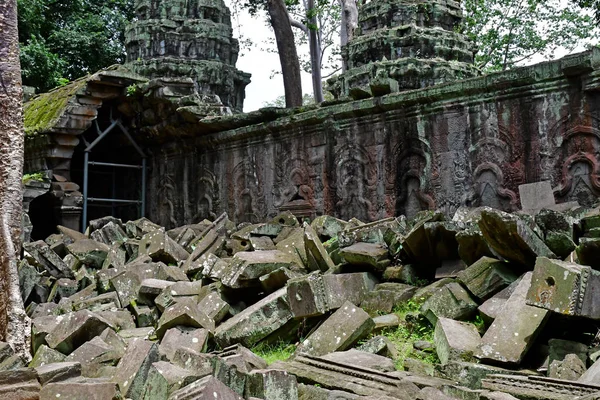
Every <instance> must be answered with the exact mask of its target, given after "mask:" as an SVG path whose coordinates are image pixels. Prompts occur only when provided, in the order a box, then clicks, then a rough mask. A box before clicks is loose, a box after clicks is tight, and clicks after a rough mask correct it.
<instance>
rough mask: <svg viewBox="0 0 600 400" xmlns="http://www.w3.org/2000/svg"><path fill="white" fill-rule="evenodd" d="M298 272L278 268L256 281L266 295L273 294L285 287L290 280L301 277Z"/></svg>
mask: <svg viewBox="0 0 600 400" xmlns="http://www.w3.org/2000/svg"><path fill="white" fill-rule="evenodd" d="M302 275H303V274H301V273H300V272H297V271H290V270H289V269H287V268H278V269H276V270H275V271H273V272H270V273H268V274H266V275H263V276H261V277H260V278H259V279H258V280H259V282H260V286H261V287H262V288H263V290H264V291H265V292H267V293H273V292H274V291H276V290H279V289H281V288H282V287H285V285H286V284H287V282H288V281H289V280H290V279H293V278H298V277H300V276H302Z"/></svg>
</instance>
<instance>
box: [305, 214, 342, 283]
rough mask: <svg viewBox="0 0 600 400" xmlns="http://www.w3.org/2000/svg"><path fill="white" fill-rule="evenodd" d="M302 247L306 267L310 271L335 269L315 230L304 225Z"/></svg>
mask: <svg viewBox="0 0 600 400" xmlns="http://www.w3.org/2000/svg"><path fill="white" fill-rule="evenodd" d="M304 247H305V251H306V258H307V267H308V269H310V270H311V271H323V272H325V271H328V270H332V269H334V268H335V264H334V263H333V260H332V259H331V257H330V256H329V253H327V250H325V248H324V247H323V243H321V240H320V239H319V236H318V235H317V233H316V232H315V230H314V229H313V228H312V227H311V226H310V225H308V224H306V223H305V224H304Z"/></svg>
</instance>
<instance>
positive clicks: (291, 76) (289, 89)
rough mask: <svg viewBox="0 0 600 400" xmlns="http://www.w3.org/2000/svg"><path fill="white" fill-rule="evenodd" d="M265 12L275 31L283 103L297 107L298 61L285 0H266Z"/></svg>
mask: <svg viewBox="0 0 600 400" xmlns="http://www.w3.org/2000/svg"><path fill="white" fill-rule="evenodd" d="M267 12H268V13H269V19H270V21H271V26H272V27H273V31H274V32H275V41H276V42H277V50H278V52H279V61H280V62H281V73H282V75H283V87H284V92H285V105H286V107H288V108H289V107H299V106H301V105H302V80H301V77H300V62H299V61H298V52H297V50H296V43H295V42H294V33H293V32H292V26H291V24H290V16H289V14H288V11H287V8H286V6H285V2H284V1H283V0H267Z"/></svg>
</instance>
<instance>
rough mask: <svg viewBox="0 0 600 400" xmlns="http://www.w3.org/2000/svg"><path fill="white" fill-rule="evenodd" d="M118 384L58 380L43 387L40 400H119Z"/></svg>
mask: <svg viewBox="0 0 600 400" xmlns="http://www.w3.org/2000/svg"><path fill="white" fill-rule="evenodd" d="M121 398H122V397H121V395H120V393H119V390H118V389H117V385H116V384H114V383H111V382H101V381H97V382H85V381H81V382H77V381H75V382H70V381H67V382H57V383H50V384H48V385H46V386H44V387H43V388H42V391H41V392H40V400H57V399H60V400H82V399H86V400H119V399H121Z"/></svg>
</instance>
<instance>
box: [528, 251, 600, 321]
mask: <svg viewBox="0 0 600 400" xmlns="http://www.w3.org/2000/svg"><path fill="white" fill-rule="evenodd" d="M598 288H600V272H598V271H596V270H593V269H592V268H590V267H587V266H583V265H579V264H575V263H570V262H565V261H559V260H551V259H548V258H545V257H540V258H538V259H537V262H536V264H535V269H534V271H533V277H532V279H531V286H530V288H529V291H528V292H527V299H526V301H527V304H529V305H532V306H536V307H540V308H543V309H546V310H550V311H553V312H556V313H560V314H564V315H573V316H582V317H586V318H591V319H600V304H598V301H597V300H596V294H595V293H596V291H597V290H598Z"/></svg>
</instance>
